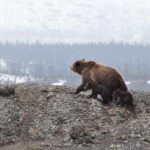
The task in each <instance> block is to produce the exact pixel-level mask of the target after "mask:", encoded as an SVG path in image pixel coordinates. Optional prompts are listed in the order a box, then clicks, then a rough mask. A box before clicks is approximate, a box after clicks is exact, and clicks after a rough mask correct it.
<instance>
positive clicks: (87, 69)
mask: <svg viewBox="0 0 150 150" xmlns="http://www.w3.org/2000/svg"><path fill="white" fill-rule="evenodd" d="M71 70H72V71H74V72H76V73H78V74H80V75H81V76H82V84H81V85H80V86H79V87H78V88H77V90H76V94H78V93H79V92H81V91H83V90H84V87H85V85H86V84H87V83H88V82H93V83H96V84H99V85H103V86H105V87H106V88H107V89H108V91H109V93H110V94H111V95H112V94H113V92H114V91H115V90H116V89H118V88H119V89H121V90H123V91H127V87H126V85H125V83H124V81H123V79H122V77H121V75H120V74H119V73H118V72H117V71H116V70H115V69H113V68H111V67H108V66H104V65H101V64H97V63H96V62H95V61H85V60H78V61H76V62H74V63H73V64H72V66H71Z"/></svg>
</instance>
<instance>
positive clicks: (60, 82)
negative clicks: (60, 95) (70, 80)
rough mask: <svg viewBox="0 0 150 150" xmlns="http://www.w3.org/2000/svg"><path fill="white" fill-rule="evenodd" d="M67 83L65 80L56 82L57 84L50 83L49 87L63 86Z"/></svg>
mask: <svg viewBox="0 0 150 150" xmlns="http://www.w3.org/2000/svg"><path fill="white" fill-rule="evenodd" d="M66 82H67V81H66V80H62V79H60V80H58V82H55V83H52V84H51V85H55V86H63V85H64V84H65V83H66Z"/></svg>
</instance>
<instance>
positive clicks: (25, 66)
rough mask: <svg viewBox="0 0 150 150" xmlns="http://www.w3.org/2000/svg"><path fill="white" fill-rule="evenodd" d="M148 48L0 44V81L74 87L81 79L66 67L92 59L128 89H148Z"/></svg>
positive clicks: (106, 45)
mask: <svg viewBox="0 0 150 150" xmlns="http://www.w3.org/2000/svg"><path fill="white" fill-rule="evenodd" d="M149 49H150V46H139V45H123V44H113V43H111V44H84V45H83V44H78V45H77V44H74V45H64V44H53V45H41V44H39V43H36V44H31V45H28V44H16V45H11V44H6V45H2V44H1V45H0V73H1V74H0V82H1V83H7V84H8V83H23V82H28V83H31V82H38V83H49V84H52V83H53V84H54V83H55V82H58V81H59V80H62V82H64V83H65V84H66V85H68V86H77V85H78V84H79V83H80V82H81V77H80V76H79V75H77V74H75V73H73V72H72V71H71V70H70V68H69V66H70V65H71V64H72V63H73V62H74V61H76V60H80V59H83V58H84V59H86V60H94V61H96V62H97V63H100V64H105V65H109V66H111V67H114V68H116V69H117V70H118V71H119V72H120V73H121V75H122V76H123V78H124V80H125V81H128V82H127V83H129V85H128V87H129V88H131V89H141V90H149V89H150V84H148V83H149V80H150V59H149V57H150V51H149Z"/></svg>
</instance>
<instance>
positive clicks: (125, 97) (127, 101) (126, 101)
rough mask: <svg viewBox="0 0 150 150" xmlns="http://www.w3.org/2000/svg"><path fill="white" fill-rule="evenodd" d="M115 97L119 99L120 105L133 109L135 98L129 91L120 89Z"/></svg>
mask: <svg viewBox="0 0 150 150" xmlns="http://www.w3.org/2000/svg"><path fill="white" fill-rule="evenodd" d="M113 96H114V98H115V99H117V98H119V102H118V103H117V104H118V105H121V106H122V107H123V106H127V107H133V97H132V94H131V93H130V92H128V91H122V90H120V89H117V90H116V91H115V92H114V93H113Z"/></svg>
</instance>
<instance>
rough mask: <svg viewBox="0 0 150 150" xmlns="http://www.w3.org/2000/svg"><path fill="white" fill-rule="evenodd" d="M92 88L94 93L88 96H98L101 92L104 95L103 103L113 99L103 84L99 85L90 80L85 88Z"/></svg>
mask: <svg viewBox="0 0 150 150" xmlns="http://www.w3.org/2000/svg"><path fill="white" fill-rule="evenodd" d="M88 89H92V94H91V95H90V96H89V97H88V98H92V97H93V98H97V95H98V94H100V95H101V97H102V103H103V104H108V103H109V101H111V94H110V93H109V91H108V90H107V88H106V87H105V86H103V85H99V84H96V83H93V82H88V83H87V84H86V86H85V88H84V90H88Z"/></svg>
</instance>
